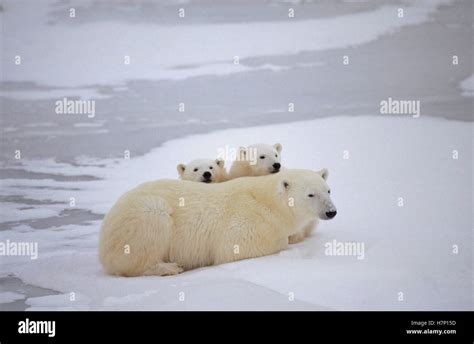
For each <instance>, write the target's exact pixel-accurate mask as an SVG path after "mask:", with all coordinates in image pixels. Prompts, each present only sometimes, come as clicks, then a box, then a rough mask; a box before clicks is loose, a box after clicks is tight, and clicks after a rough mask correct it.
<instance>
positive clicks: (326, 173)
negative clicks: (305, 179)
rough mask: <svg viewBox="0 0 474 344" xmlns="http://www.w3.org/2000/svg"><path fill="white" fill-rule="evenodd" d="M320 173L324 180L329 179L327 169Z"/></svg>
mask: <svg viewBox="0 0 474 344" xmlns="http://www.w3.org/2000/svg"><path fill="white" fill-rule="evenodd" d="M318 173H319V174H320V175H321V177H323V179H324V180H327V179H328V176H329V171H328V169H327V168H323V169H322V170H321V171H318Z"/></svg>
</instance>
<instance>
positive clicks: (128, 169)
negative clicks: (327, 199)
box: [0, 115, 473, 310]
mask: <svg viewBox="0 0 474 344" xmlns="http://www.w3.org/2000/svg"><path fill="white" fill-rule="evenodd" d="M472 129H473V124H472V123H466V122H456V121H447V120H443V119H435V118H428V117H423V116H421V117H420V118H416V119H415V118H411V117H409V116H407V117H401V116H400V117H391V116H380V115H379V116H378V117H374V116H372V117H369V116H366V117H364V116H362V117H337V118H326V119H319V120H312V121H306V122H296V123H285V124H278V125H269V126H261V127H254V128H245V129H230V130H223V131H217V132H213V133H209V134H203V135H193V136H189V137H185V138H182V139H176V140H173V141H169V142H166V143H165V144H164V145H163V146H161V147H158V148H156V149H154V150H153V151H151V152H150V153H148V154H146V155H144V156H140V157H133V156H132V158H131V159H129V160H126V159H113V160H112V159H111V160H105V161H104V160H100V161H96V160H94V159H92V158H88V157H82V158H80V159H78V161H76V164H78V165H79V167H78V165H68V164H65V163H56V162H54V161H52V160H44V161H39V160H37V161H25V162H23V164H22V165H21V166H22V167H24V168H25V169H27V170H29V171H32V172H42V173H51V174H53V175H69V176H72V175H75V174H78V171H80V174H81V175H90V176H94V177H96V178H100V179H98V180H89V181H69V180H65V181H64V180H62V181H57V180H54V179H53V178H52V179H38V180H26V179H24V180H19V179H17V180H14V179H4V180H2V181H1V183H2V185H1V187H2V190H3V192H4V193H6V194H9V195H18V196H24V197H27V198H29V199H35V200H40V201H41V200H46V199H47V200H55V201H65V202H69V199H70V197H75V199H76V208H80V209H86V210H90V211H92V212H94V213H97V214H104V213H105V212H106V211H107V210H108V209H109V208H110V207H111V206H112V205H113V203H114V202H115V201H116V199H117V198H118V197H119V196H120V195H121V194H122V193H123V192H125V191H127V190H129V189H131V188H133V187H135V186H136V185H138V184H140V183H142V182H144V181H148V180H153V179H161V178H176V177H177V175H176V174H177V173H176V169H175V168H176V165H177V164H178V163H181V162H186V161H189V160H192V159H194V158H196V157H203V158H205V157H209V158H212V157H214V156H216V155H217V150H218V149H219V148H222V147H225V146H226V145H228V146H233V147H238V146H240V145H243V144H251V143H255V141H256V140H255V138H258V141H261V142H265V143H275V142H280V143H281V144H282V145H283V152H282V154H283V164H284V166H287V167H290V168H308V169H320V168H322V167H327V168H328V169H329V173H330V174H329V180H328V182H329V185H330V186H331V189H332V197H333V200H334V202H335V204H336V206H337V208H338V215H337V216H336V218H335V219H334V220H332V221H323V222H321V223H320V225H319V228H318V229H317V230H316V232H315V233H314V234H313V236H312V237H311V238H308V239H307V240H305V241H304V242H302V243H299V244H296V245H290V247H289V249H288V250H285V251H282V252H280V253H279V254H275V255H272V256H267V257H261V258H257V259H251V260H244V261H239V262H235V263H229V264H224V265H219V266H213V267H203V268H201V269H197V270H193V271H188V272H185V273H183V274H180V275H178V276H172V277H153V276H149V277H138V278H122V277H114V276H107V275H105V274H104V273H103V271H102V269H101V266H100V264H99V262H98V258H97V242H98V233H99V228H100V221H89V222H86V223H82V224H81V225H64V226H58V227H55V228H52V229H41V230H34V229H33V228H28V227H29V226H28V224H21V225H19V226H18V227H17V228H13V230H7V231H0V241H5V240H7V239H9V240H10V241H22V242H38V246H39V254H38V259H37V260H35V261H31V260H30V259H29V257H2V264H0V276H7V275H9V274H12V273H13V274H14V275H16V276H18V277H19V278H21V279H22V280H23V281H24V282H25V283H28V284H31V285H36V286H40V287H43V288H49V289H53V290H56V291H59V292H60V293H62V294H60V295H51V296H43V297H32V298H29V299H28V300H27V304H28V305H29V306H30V309H32V310H38V309H41V310H48V309H50V310H55V309H105V310H107V309H109V310H117V309H137V310H138V309H146V310H150V309H157V310H164V309H166V310H171V309H186V310H196V309H206V310H207V309H213V310H217V309H319V310H328V309H329V310H469V309H472V291H471V284H472V281H471V279H472V275H471V271H472V246H473V245H472V209H473V208H472V199H471V192H472V164H471V159H472ZM453 151H456V152H457V154H458V159H455V158H453V154H455V153H453ZM344 157H348V159H344ZM226 163H227V164H228V163H229V162H226ZM227 166H229V165H227ZM39 186H41V187H46V188H45V189H39V188H38V187H39ZM400 197H402V198H403V207H400V206H399V202H400V199H399V198H400ZM31 207H33V209H41V210H42V211H44V215H43V216H45V217H47V216H51V212H54V213H56V215H59V213H60V211H61V210H62V209H64V206H58V205H57V204H54V205H50V204H40V205H35V204H33V205H31ZM66 207H67V205H66ZM2 211H4V209H2ZM9 211H10V209H7V212H9ZM33 211H35V210H33ZM30 215H31V213H28V212H26V213H22V212H12V217H14V219H12V220H16V221H19V220H24V219H28V218H30ZM35 215H37V214H35ZM333 240H337V241H338V242H357V243H363V244H364V248H365V252H364V259H357V257H356V256H347V255H346V256H330V255H326V254H325V244H326V243H328V242H333ZM453 245H457V248H458V250H459V252H458V253H454V246H453ZM71 292H73V293H75V295H77V297H76V299H75V301H71V300H70V297H69V296H70V293H71ZM400 293H403V300H402V301H400V300H399V297H400V295H401V294H400ZM293 298H294V299H293Z"/></svg>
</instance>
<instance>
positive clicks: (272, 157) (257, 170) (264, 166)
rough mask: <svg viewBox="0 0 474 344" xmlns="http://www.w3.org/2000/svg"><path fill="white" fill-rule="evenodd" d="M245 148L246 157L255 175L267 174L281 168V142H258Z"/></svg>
mask: <svg viewBox="0 0 474 344" xmlns="http://www.w3.org/2000/svg"><path fill="white" fill-rule="evenodd" d="M242 149H245V153H244V155H245V158H246V159H247V160H248V161H249V163H250V169H251V171H252V175H253V176H265V175H267V174H271V173H277V172H279V171H280V168H281V151H282V146H281V144H279V143H276V144H274V145H273V146H271V145H266V144H256V145H251V146H249V147H247V148H241V151H242Z"/></svg>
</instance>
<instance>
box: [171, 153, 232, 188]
mask: <svg viewBox="0 0 474 344" xmlns="http://www.w3.org/2000/svg"><path fill="white" fill-rule="evenodd" d="M176 169H177V170H178V173H179V176H180V178H181V179H183V180H190V181H194V182H203V183H220V182H223V181H224V180H225V175H226V171H225V168H224V160H222V159H216V160H212V159H198V160H193V161H191V162H190V163H188V164H187V165H185V164H179V165H178V166H176Z"/></svg>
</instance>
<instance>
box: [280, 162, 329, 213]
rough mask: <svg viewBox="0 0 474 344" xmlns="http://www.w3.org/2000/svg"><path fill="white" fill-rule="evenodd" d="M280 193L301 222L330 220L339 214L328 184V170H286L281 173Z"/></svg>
mask: <svg viewBox="0 0 474 344" xmlns="http://www.w3.org/2000/svg"><path fill="white" fill-rule="evenodd" d="M279 175H281V177H280V178H279V180H278V183H279V184H278V193H279V194H280V196H282V197H283V201H284V202H286V203H287V205H288V206H289V207H290V209H291V211H292V212H293V213H294V215H295V217H296V218H298V219H301V220H312V219H317V218H319V219H321V220H330V219H332V218H334V217H335V216H336V214H337V210H336V207H335V205H334V203H333V202H332V200H331V189H330V188H329V186H328V184H327V183H326V181H327V178H328V175H329V173H328V170H327V169H325V168H323V169H322V170H321V171H317V172H315V171H309V170H285V171H282V172H281V173H279Z"/></svg>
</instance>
